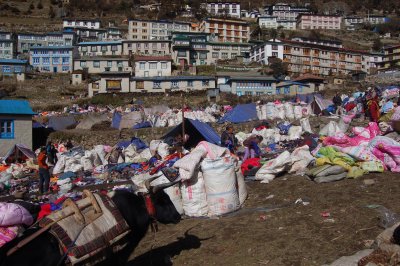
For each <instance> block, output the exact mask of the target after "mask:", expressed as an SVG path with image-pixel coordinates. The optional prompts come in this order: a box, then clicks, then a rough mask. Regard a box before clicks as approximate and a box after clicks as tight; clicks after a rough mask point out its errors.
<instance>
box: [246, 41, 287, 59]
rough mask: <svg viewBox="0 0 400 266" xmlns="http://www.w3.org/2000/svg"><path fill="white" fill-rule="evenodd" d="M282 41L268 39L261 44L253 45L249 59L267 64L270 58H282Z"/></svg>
mask: <svg viewBox="0 0 400 266" xmlns="http://www.w3.org/2000/svg"><path fill="white" fill-rule="evenodd" d="M283 46H284V45H283V43H282V42H281V41H280V40H277V39H275V40H273V39H271V40H269V41H267V42H265V43H263V44H261V45H258V46H255V47H253V48H252V49H251V51H250V60H251V61H254V62H258V63H262V64H265V65H268V64H269V59H270V58H279V59H281V60H282V59H283Z"/></svg>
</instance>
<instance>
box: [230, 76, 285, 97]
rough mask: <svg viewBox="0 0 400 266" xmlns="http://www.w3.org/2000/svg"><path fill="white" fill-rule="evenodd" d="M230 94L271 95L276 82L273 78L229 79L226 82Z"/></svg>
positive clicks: (274, 89) (273, 92)
mask: <svg viewBox="0 0 400 266" xmlns="http://www.w3.org/2000/svg"><path fill="white" fill-rule="evenodd" d="M228 83H229V84H230V87H231V92H232V93H234V94H236V95H238V96H242V95H263V94H267V95H272V94H275V91H276V83H278V81H277V80H276V79H275V78H273V77H231V78H229V80H228Z"/></svg>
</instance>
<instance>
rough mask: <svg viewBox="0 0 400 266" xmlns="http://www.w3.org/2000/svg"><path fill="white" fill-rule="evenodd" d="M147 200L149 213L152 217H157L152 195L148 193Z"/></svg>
mask: <svg viewBox="0 0 400 266" xmlns="http://www.w3.org/2000/svg"><path fill="white" fill-rule="evenodd" d="M145 202H146V209H147V212H148V213H149V215H150V216H151V217H155V215H156V209H155V208H154V205H153V201H152V200H151V197H150V195H146V197H145Z"/></svg>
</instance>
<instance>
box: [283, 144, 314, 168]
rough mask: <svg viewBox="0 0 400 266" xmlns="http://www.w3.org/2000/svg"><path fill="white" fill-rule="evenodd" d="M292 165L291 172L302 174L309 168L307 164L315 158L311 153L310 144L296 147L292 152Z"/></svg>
mask: <svg viewBox="0 0 400 266" xmlns="http://www.w3.org/2000/svg"><path fill="white" fill-rule="evenodd" d="M291 157H292V158H291V159H292V167H291V168H290V170H289V173H296V174H297V175H302V174H304V173H305V171H306V170H307V166H308V165H309V164H310V163H311V162H312V161H313V160H314V159H315V158H314V156H312V155H311V153H310V148H309V147H308V145H304V146H302V147H298V148H296V149H295V150H294V151H293V152H292V154H291Z"/></svg>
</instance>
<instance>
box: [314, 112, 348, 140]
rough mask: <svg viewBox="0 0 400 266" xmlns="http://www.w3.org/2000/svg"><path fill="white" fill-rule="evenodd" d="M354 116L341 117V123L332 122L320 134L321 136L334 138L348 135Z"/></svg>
mask: <svg viewBox="0 0 400 266" xmlns="http://www.w3.org/2000/svg"><path fill="white" fill-rule="evenodd" d="M353 117H354V115H342V116H341V117H340V120H339V123H337V122H336V121H330V122H329V123H328V124H327V125H325V126H324V127H323V128H322V129H321V130H320V132H319V134H320V135H321V136H329V137H333V136H336V135H338V134H340V133H343V134H344V133H346V132H347V130H348V128H349V126H350V122H351V120H352V119H353Z"/></svg>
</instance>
